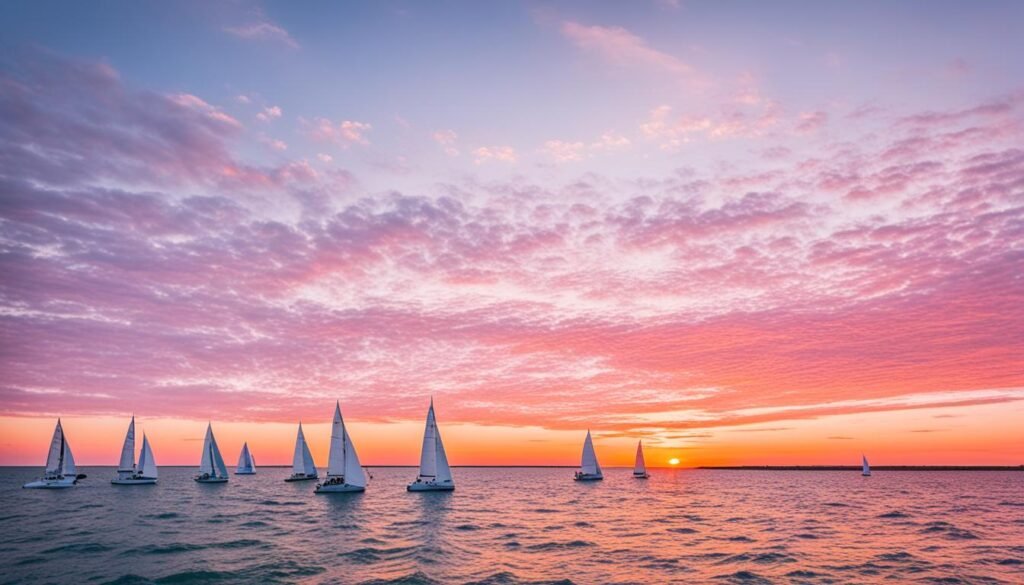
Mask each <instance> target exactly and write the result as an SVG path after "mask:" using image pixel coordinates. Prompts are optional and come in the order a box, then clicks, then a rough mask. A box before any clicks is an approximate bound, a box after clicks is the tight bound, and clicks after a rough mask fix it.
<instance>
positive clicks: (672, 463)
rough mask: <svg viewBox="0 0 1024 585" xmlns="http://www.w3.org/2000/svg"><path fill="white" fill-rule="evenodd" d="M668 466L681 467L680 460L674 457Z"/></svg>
mask: <svg viewBox="0 0 1024 585" xmlns="http://www.w3.org/2000/svg"><path fill="white" fill-rule="evenodd" d="M668 464H669V465H679V459H676V458H675V457H673V458H671V459H669V460H668Z"/></svg>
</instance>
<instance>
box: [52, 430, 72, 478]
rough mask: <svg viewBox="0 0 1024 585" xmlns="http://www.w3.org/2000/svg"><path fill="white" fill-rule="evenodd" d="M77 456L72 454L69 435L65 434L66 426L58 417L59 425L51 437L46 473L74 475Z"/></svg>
mask: <svg viewBox="0 0 1024 585" xmlns="http://www.w3.org/2000/svg"><path fill="white" fill-rule="evenodd" d="M74 474H75V458H74V456H73V455H72V454H71V446H70V445H68V442H67V437H65V436H64V427H63V426H61V424H60V419H59V418H58V419H57V426H56V427H55V428H54V429H53V438H52V439H50V451H49V453H47V454H46V475H47V476H59V475H74Z"/></svg>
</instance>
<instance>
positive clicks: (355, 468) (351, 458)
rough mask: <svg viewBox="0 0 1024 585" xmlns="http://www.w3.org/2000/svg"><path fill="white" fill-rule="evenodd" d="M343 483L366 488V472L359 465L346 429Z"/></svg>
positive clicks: (354, 447) (357, 456) (354, 448)
mask: <svg viewBox="0 0 1024 585" xmlns="http://www.w3.org/2000/svg"><path fill="white" fill-rule="evenodd" d="M344 442H345V483H347V484H349V485H354V486H358V487H366V472H365V471H363V466H362V465H361V464H360V463H359V455H357V454H356V446H355V444H353V443H352V438H351V437H349V436H348V429H345V441H344Z"/></svg>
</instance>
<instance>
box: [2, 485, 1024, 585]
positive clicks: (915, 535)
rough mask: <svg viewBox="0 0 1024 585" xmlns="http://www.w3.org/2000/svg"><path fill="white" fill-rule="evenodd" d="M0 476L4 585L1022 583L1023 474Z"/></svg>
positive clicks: (1023, 548) (1023, 534) (1023, 539)
mask: <svg viewBox="0 0 1024 585" xmlns="http://www.w3.org/2000/svg"><path fill="white" fill-rule="evenodd" d="M39 471H40V470H39V469H25V468H6V469H0V495H2V498H3V504H2V512H0V567H2V569H3V570H2V573H0V582H3V583H71V582H74V583H494V584H499V583H500V584H508V583H547V582H561V583H747V584H750V583H877V582H893V583H901V582H912V583H1024V473H1016V472H878V473H877V474H876V475H875V476H874V477H871V478H862V477H860V475H859V474H858V473H857V472H768V471H700V470H679V471H670V470H655V471H654V472H653V473H652V476H651V479H650V480H648V481H638V480H634V479H632V478H631V477H630V472H629V470H625V469H611V470H607V471H606V473H607V479H606V480H605V481H603V482H595V483H576V482H573V481H572V480H571V475H572V470H569V469H465V468H462V469H458V468H457V469H455V477H456V482H457V483H458V490H457V491H455V492H454V493H448V494H445V493H408V492H406V491H405V484H406V482H408V481H409V480H410V479H412V478H413V477H414V475H415V471H414V470H413V469H394V468H392V469H376V470H373V471H372V472H373V476H374V478H373V480H372V481H371V483H370V486H369V488H368V490H367V492H366V493H365V494H362V495H353V494H335V495H332V496H317V495H314V494H313V487H314V486H313V484H312V483H293V484H289V483H285V482H283V481H282V479H283V478H284V477H285V476H286V474H287V473H288V471H289V470H286V469H269V468H267V469H261V470H260V471H259V474H258V475H254V476H233V477H232V478H231V482H230V483H229V484H226V485H197V484H195V483H193V482H192V481H191V479H190V477H191V475H192V473H193V470H192V469H185V468H162V469H161V470H160V484H159V485H157V486H154V487H127V488H116V487H113V486H111V485H109V483H108V480H109V476H111V475H112V474H113V470H112V469H111V468H85V469H84V472H85V473H88V474H89V479H87V480H85V482H84V483H83V485H82V486H80V487H77V488H74V489H70V490H63V491H45V490H22V489H21V488H20V486H21V484H22V483H23V482H25V481H28V480H29V479H31V478H33V477H34V476H35V475H37V474H38V473H39Z"/></svg>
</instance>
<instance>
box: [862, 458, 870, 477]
mask: <svg viewBox="0 0 1024 585" xmlns="http://www.w3.org/2000/svg"><path fill="white" fill-rule="evenodd" d="M860 458H861V460H862V467H861V472H860V474H861V475H871V466H870V465H868V458H867V456H865V455H861V456H860Z"/></svg>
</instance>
